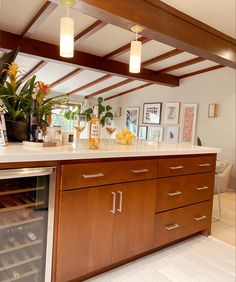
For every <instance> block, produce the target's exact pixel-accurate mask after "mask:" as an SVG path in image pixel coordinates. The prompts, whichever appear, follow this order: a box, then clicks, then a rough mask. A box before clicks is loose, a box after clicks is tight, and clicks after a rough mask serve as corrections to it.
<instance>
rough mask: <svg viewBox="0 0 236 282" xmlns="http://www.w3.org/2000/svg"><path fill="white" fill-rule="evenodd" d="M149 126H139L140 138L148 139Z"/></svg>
mask: <svg viewBox="0 0 236 282" xmlns="http://www.w3.org/2000/svg"><path fill="white" fill-rule="evenodd" d="M147 129H148V128H147V126H139V127H138V139H142V140H145V139H147Z"/></svg>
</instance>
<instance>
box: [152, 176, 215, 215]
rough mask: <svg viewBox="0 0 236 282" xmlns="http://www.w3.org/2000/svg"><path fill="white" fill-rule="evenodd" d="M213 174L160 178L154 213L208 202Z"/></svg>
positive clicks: (212, 185)
mask: <svg viewBox="0 0 236 282" xmlns="http://www.w3.org/2000/svg"><path fill="white" fill-rule="evenodd" d="M213 188H214V173H203V174H193V175H185V176H176V177H169V178H160V179H158V180H157V199H156V212H161V211H165V210H170V209H174V208H178V207H181V206H186V205H189V204H194V203H198V202H203V201H206V200H210V199H211V198H212V196H213Z"/></svg>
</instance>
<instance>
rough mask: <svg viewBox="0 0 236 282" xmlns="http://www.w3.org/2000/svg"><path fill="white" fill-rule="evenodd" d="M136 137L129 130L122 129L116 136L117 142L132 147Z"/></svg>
mask: <svg viewBox="0 0 236 282" xmlns="http://www.w3.org/2000/svg"><path fill="white" fill-rule="evenodd" d="M134 139H135V135H134V134H133V133H132V132H131V131H130V130H128V129H122V130H121V131H120V132H118V133H117V134H116V141H117V143H118V144H121V145H132V144H133V141H134Z"/></svg>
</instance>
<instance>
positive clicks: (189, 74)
mask: <svg viewBox="0 0 236 282" xmlns="http://www.w3.org/2000/svg"><path fill="white" fill-rule="evenodd" d="M224 67H225V66H222V65H216V66H213V67H209V68H206V69H202V70H198V71H194V72H190V73H186V74H183V75H181V76H179V79H182V78H185V77H189V76H194V75H197V74H200V73H204V72H209V71H213V70H218V69H221V68H224Z"/></svg>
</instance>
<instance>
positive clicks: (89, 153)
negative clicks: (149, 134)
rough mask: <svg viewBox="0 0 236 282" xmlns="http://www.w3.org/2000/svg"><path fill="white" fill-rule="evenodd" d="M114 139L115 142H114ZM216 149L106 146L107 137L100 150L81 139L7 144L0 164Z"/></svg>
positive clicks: (153, 144)
mask: <svg viewBox="0 0 236 282" xmlns="http://www.w3.org/2000/svg"><path fill="white" fill-rule="evenodd" d="M114 142H115V141H114ZM220 152H221V150H220V149H218V148H209V147H199V146H194V145H190V144H170V143H164V142H160V143H159V144H158V143H156V142H150V141H143V140H139V141H136V143H135V144H134V145H118V144H113V145H112V146H110V145H109V143H108V141H107V140H102V141H101V146H100V150H88V143H87V141H85V140H81V141H80V144H79V148H78V149H73V148H72V146H71V145H64V146H60V147H59V146H58V147H49V148H43V147H37V148H36V147H31V146H26V145H22V144H20V143H10V145H9V146H7V147H2V148H0V163H6V162H26V161H52V160H76V159H99V158H103V159H104V158H118V157H144V156H168V155H169V156H170V155H189V154H207V153H220Z"/></svg>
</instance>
